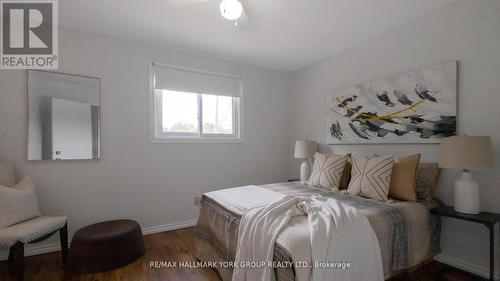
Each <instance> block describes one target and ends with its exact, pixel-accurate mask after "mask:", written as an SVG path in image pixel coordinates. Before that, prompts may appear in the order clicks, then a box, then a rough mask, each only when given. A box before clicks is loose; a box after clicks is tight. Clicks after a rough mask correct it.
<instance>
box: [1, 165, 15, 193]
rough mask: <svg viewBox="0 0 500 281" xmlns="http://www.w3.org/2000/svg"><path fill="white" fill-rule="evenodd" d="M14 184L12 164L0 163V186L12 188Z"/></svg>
mask: <svg viewBox="0 0 500 281" xmlns="http://www.w3.org/2000/svg"><path fill="white" fill-rule="evenodd" d="M15 184H16V176H15V174H14V164H12V163H11V162H0V185H3V186H8V187H12V186H14V185H15Z"/></svg>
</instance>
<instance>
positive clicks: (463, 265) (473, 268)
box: [434, 254, 500, 280]
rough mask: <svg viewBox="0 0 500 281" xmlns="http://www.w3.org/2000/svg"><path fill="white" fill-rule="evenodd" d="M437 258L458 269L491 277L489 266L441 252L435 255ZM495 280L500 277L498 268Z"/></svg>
mask: <svg viewBox="0 0 500 281" xmlns="http://www.w3.org/2000/svg"><path fill="white" fill-rule="evenodd" d="M434 259H435V260H437V261H439V262H442V263H444V264H447V265H450V266H453V267H456V268H458V269H461V270H463V271H467V272H470V273H472V274H475V275H478V276H481V277H484V278H486V279H488V278H490V268H489V267H484V266H480V265H476V264H472V263H470V262H467V261H464V260H460V259H457V258H454V257H450V256H447V255H445V254H439V255H437V256H435V257H434ZM494 278H495V280H499V279H500V273H499V272H498V270H496V272H495V275H494Z"/></svg>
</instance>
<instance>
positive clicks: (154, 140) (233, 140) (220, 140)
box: [149, 137, 243, 143]
mask: <svg viewBox="0 0 500 281" xmlns="http://www.w3.org/2000/svg"><path fill="white" fill-rule="evenodd" d="M149 143H243V139H242V138H216V137H206V138H203V137H202V138H200V137H197V138H183V137H179V138H150V139H149Z"/></svg>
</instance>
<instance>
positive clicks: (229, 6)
mask: <svg viewBox="0 0 500 281" xmlns="http://www.w3.org/2000/svg"><path fill="white" fill-rule="evenodd" d="M219 8H220V14H221V16H222V17H223V18H225V19H227V20H237V19H239V18H240V17H241V13H242V12H243V6H242V5H241V2H240V1H238V0H222V2H220V6H219Z"/></svg>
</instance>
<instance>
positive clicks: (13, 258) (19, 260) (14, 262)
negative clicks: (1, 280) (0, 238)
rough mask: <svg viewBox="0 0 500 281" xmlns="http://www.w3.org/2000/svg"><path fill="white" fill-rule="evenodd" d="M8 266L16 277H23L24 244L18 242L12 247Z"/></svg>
mask: <svg viewBox="0 0 500 281" xmlns="http://www.w3.org/2000/svg"><path fill="white" fill-rule="evenodd" d="M8 264H9V271H10V272H11V273H13V274H14V276H17V277H19V276H22V274H23V269H24V244H23V243H22V242H16V244H14V245H12V246H11V247H10V249H9V261H8ZM21 279H22V278H21Z"/></svg>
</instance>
